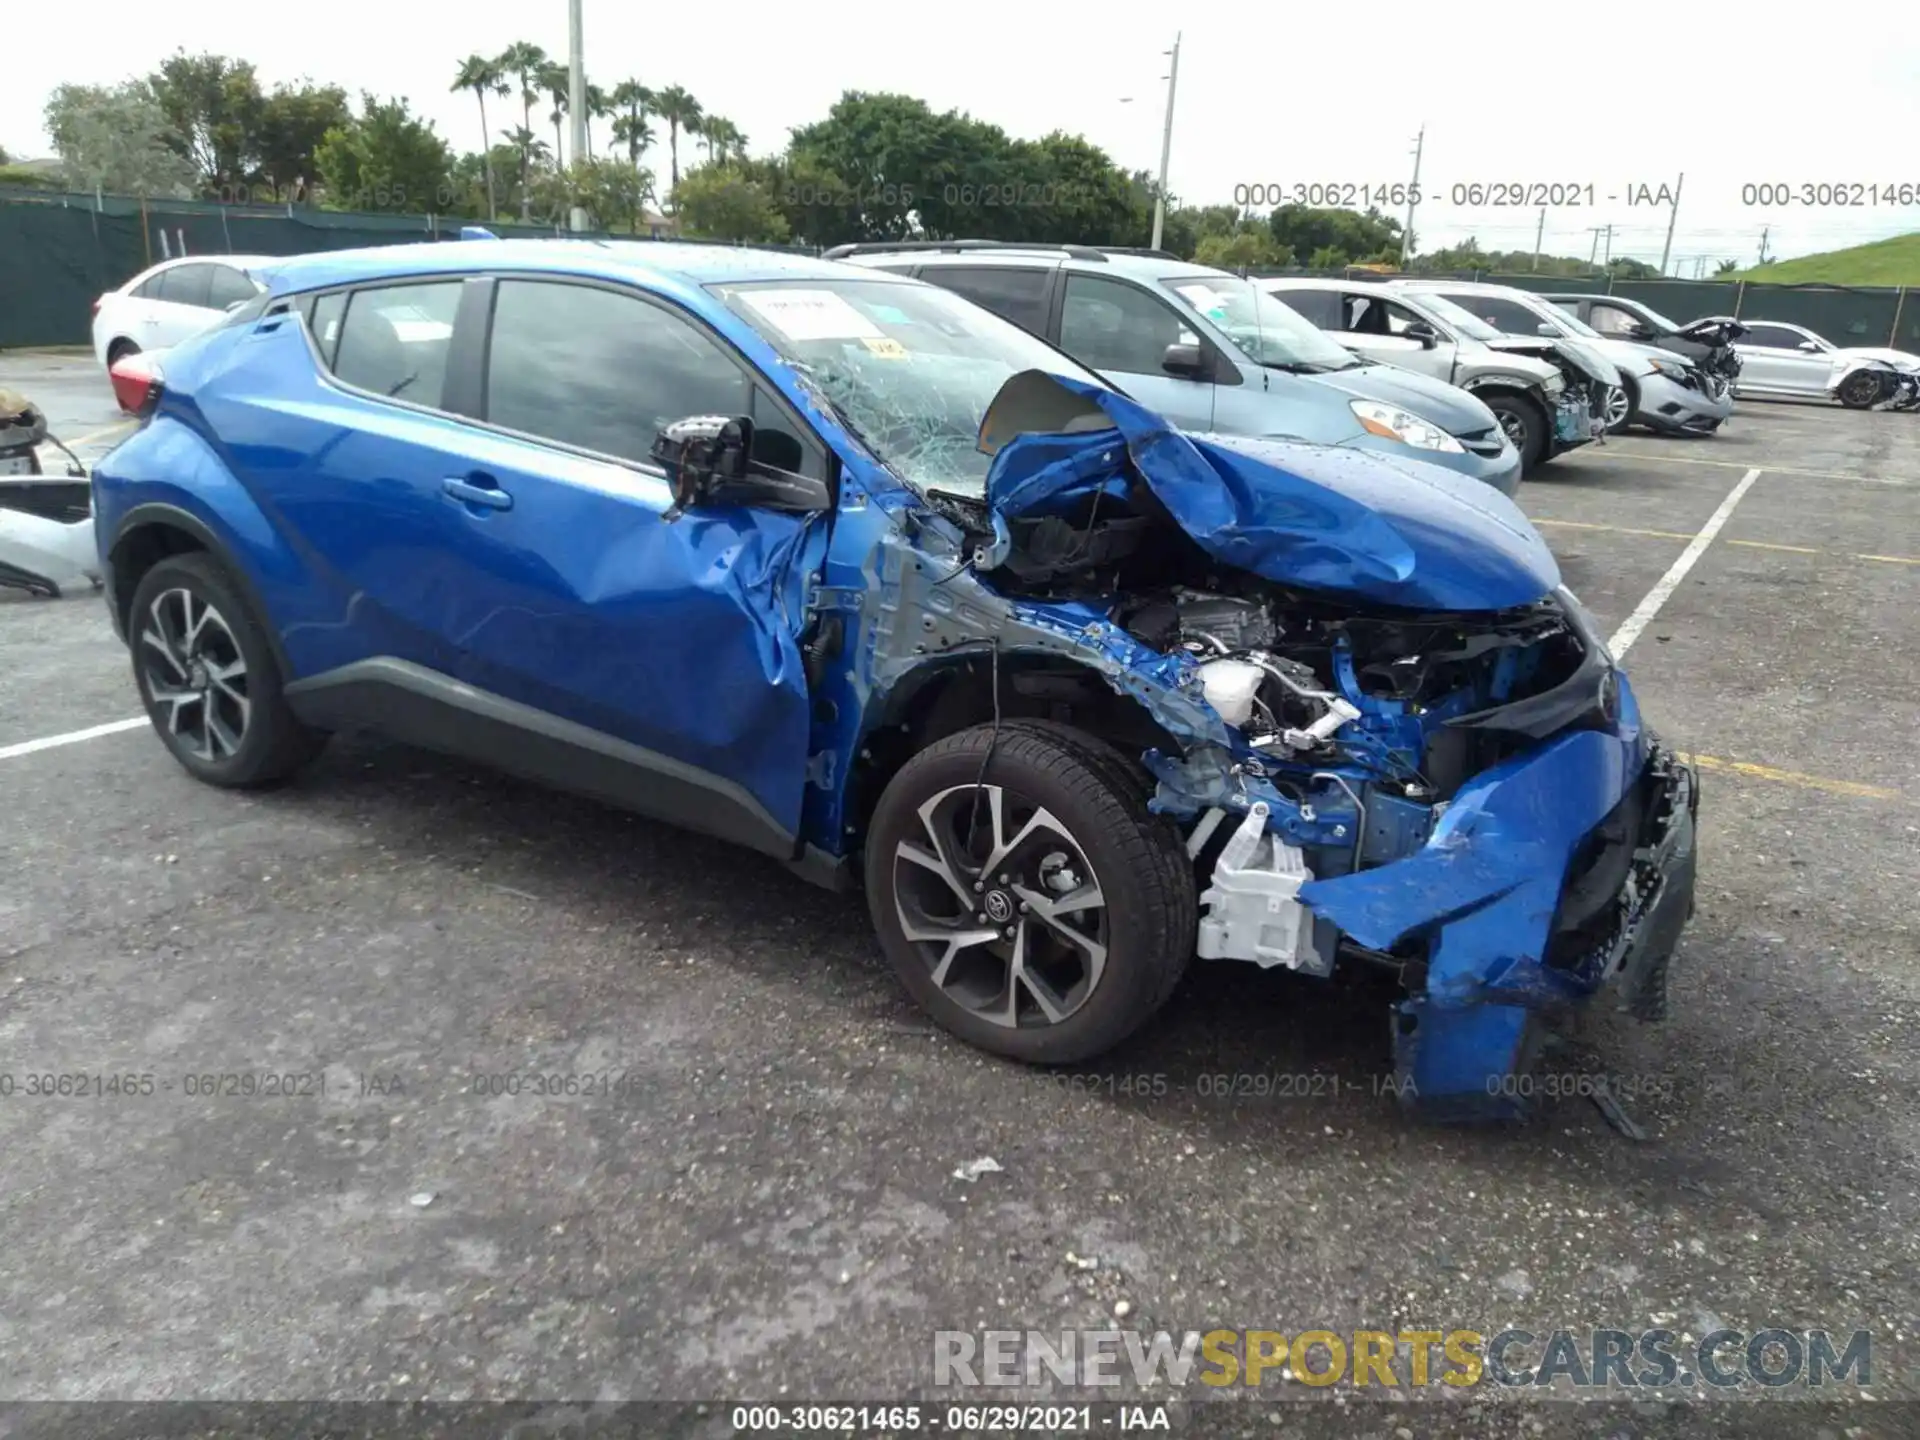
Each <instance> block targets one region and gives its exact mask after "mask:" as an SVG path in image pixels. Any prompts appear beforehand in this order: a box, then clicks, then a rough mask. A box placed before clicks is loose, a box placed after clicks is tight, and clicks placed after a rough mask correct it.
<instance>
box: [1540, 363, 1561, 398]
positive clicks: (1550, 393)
mask: <svg viewBox="0 0 1920 1440" xmlns="http://www.w3.org/2000/svg"><path fill="white" fill-rule="evenodd" d="M1540 388H1541V389H1542V390H1545V391H1546V392H1547V398H1548V399H1549V400H1558V399H1559V398H1560V397H1561V396H1562V395H1564V394H1566V393H1567V377H1566V376H1564V375H1562V374H1561V373H1560V372H1559V371H1558V370H1556V371H1554V372H1553V374H1551V375H1549V376H1547V378H1546V379H1545V380H1542V381H1541V382H1540Z"/></svg>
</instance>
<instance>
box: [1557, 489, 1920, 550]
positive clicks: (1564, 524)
mask: <svg viewBox="0 0 1920 1440" xmlns="http://www.w3.org/2000/svg"><path fill="white" fill-rule="evenodd" d="M1767 473H1769V474H1771V473H1773V472H1771V471H1769V472H1767ZM1530 518H1532V520H1533V523H1534V524H1535V525H1541V526H1547V527H1549V528H1557V529H1561V530H1604V531H1606V532H1607V533H1609V534H1612V535H1645V536H1648V537H1650V538H1652V539H1655V540H1691V539H1693V536H1691V535H1683V534H1682V533H1681V532H1680V531H1678V530H1636V529H1634V528H1633V527H1632V526H1628V525H1600V524H1596V523H1595V522H1594V521H1592V520H1546V519H1542V518H1540V517H1539V516H1533V517H1530ZM1726 543H1727V544H1729V545H1744V546H1746V547H1747V548H1748V549H1749V550H1782V551H1785V552H1786V553H1787V554H1789V555H1835V556H1841V557H1843V558H1845V559H1848V560H1872V561H1876V562H1878V563H1879V564H1882V565H1920V559H1916V558H1915V557H1913V556H1911V555H1867V554H1864V553H1862V552H1860V551H1856V550H1822V549H1820V548H1818V547H1817V546H1813V545H1777V544H1775V543H1774V542H1773V541H1771V540H1729V541H1727V542H1726Z"/></svg>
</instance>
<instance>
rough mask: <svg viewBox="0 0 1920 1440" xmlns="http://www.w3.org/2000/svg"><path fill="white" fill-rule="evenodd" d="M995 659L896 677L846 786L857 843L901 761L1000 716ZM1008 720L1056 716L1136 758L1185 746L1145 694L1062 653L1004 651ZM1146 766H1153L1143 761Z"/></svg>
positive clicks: (971, 658) (1001, 667)
mask: <svg viewBox="0 0 1920 1440" xmlns="http://www.w3.org/2000/svg"><path fill="white" fill-rule="evenodd" d="M995 668H996V667H995V665H994V662H993V660H992V658H991V657H990V656H989V655H987V654H983V653H978V652H975V653H973V654H970V655H968V656H966V657H965V658H963V659H955V660H950V661H946V662H944V663H942V662H935V663H933V664H930V665H927V666H924V667H922V668H921V669H920V670H918V671H915V672H914V673H913V674H911V675H909V676H907V677H906V678H905V679H903V680H902V681H900V682H899V683H898V684H896V685H895V686H894V688H893V690H892V691H891V692H890V693H889V694H888V696H887V698H886V700H885V701H884V702H883V708H882V710H881V712H880V715H879V716H878V718H877V719H876V720H875V722H874V723H873V724H872V725H871V726H869V727H868V729H867V733H866V736H865V737H864V739H863V740H862V742H861V746H860V753H859V754H858V755H857V756H856V757H855V759H854V763H853V767H852V773H851V776H850V783H849V785H848V792H847V810H846V824H847V826H848V829H849V834H848V839H849V841H850V842H851V847H850V848H857V847H858V845H859V843H860V840H861V838H862V837H864V836H865V834H866V830H867V824H868V822H869V821H870V820H871V819H872V817H873V812H874V807H875V806H876V805H878V804H879V802H880V794H881V792H882V791H883V790H885V789H886V788H887V782H888V781H889V780H891V779H892V778H893V776H894V775H895V773H896V772H897V771H898V770H899V769H900V767H901V766H902V765H905V764H906V763H907V761H908V760H910V759H912V758H913V756H915V755H916V754H918V753H919V752H920V751H922V750H924V749H925V748H926V747H927V746H929V745H931V744H933V743H934V742H935V741H937V740H941V739H944V738H945V737H946V736H948V735H952V734H955V733H956V732H958V731H961V730H965V729H968V728H969V727H971V726H974V725H985V724H988V723H990V722H991V721H992V720H993V718H994V709H995V701H994V688H995V676H994V670H995ZM997 668H998V671H999V677H998V685H999V714H1000V718H1001V719H1003V720H1016V719H1017V720H1051V721H1054V722H1055V723H1057V724H1062V725H1071V726H1072V727H1073V728H1074V729H1076V730H1080V731H1083V732H1084V733H1086V734H1088V735H1092V736H1094V737H1096V738H1098V739H1101V740H1105V741H1107V742H1108V743H1109V744H1111V745H1112V746H1114V748H1115V749H1117V750H1118V751H1119V752H1120V753H1121V754H1122V755H1123V756H1125V757H1126V758H1127V759H1128V760H1129V761H1131V762H1134V763H1136V764H1137V763H1138V757H1139V756H1140V755H1141V754H1142V753H1144V752H1145V751H1147V750H1152V749H1160V750H1166V751H1170V752H1173V753H1178V752H1179V750H1180V749H1181V746H1180V743H1179V742H1178V741H1177V740H1175V739H1174V738H1173V737H1172V736H1171V735H1169V734H1168V733H1167V732H1166V730H1164V729H1163V728H1161V726H1160V725H1159V724H1158V722H1156V721H1155V720H1154V718H1153V717H1152V716H1151V715H1150V714H1149V713H1148V712H1147V710H1146V708H1145V707H1144V706H1142V705H1141V704H1140V702H1139V701H1137V700H1134V699H1132V698H1131V697H1129V696H1124V695H1121V694H1120V693H1118V692H1117V691H1115V690H1114V689H1113V687H1112V686H1110V685H1109V684H1108V683H1107V682H1106V680H1105V679H1104V678H1103V677H1102V676H1101V675H1100V673H1099V672H1098V671H1097V670H1094V669H1093V668H1091V667H1090V666H1087V665H1082V664H1079V663H1076V662H1075V661H1072V660H1066V659H1063V658H1061V657H1058V656H1051V655H1034V654H1009V655H1002V656H1000V657H999V659H998V666H997ZM1140 773H1141V774H1142V775H1145V774H1146V769H1145V767H1144V766H1142V767H1141V771H1140Z"/></svg>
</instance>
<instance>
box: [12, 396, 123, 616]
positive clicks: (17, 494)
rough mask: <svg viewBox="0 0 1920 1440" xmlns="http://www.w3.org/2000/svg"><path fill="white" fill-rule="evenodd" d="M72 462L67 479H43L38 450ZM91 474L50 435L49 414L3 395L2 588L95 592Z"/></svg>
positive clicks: (96, 560)
mask: <svg viewBox="0 0 1920 1440" xmlns="http://www.w3.org/2000/svg"><path fill="white" fill-rule="evenodd" d="M42 445H52V446H54V447H56V448H57V449H59V450H61V451H63V452H64V453H65V454H66V456H67V459H68V466H67V474H66V477H65V478H59V477H55V476H50V475H47V474H46V473H45V470H44V468H43V467H42V466H41V463H40V455H39V447H40V446H42ZM86 477H87V472H86V467H85V466H83V465H82V464H81V463H80V461H79V460H78V458H76V457H75V456H74V454H73V452H72V451H71V450H68V449H67V447H66V446H65V445H62V444H61V443H60V441H59V440H58V439H57V438H56V437H55V436H53V435H52V434H50V433H49V432H48V428H47V418H46V415H45V413H44V412H42V411H41V410H39V409H38V408H37V407H36V406H34V405H33V404H32V402H30V401H29V400H28V399H27V398H26V396H24V395H22V394H20V392H18V391H17V390H7V389H4V388H0V588H9V589H19V590H25V591H26V592H27V593H29V594H32V595H43V596H48V597H53V596H59V595H61V594H64V593H68V592H78V591H91V590H92V589H93V588H94V587H95V585H96V584H97V577H98V572H99V563H100V562H99V557H98V556H97V555H96V554H95V553H94V541H93V509H92V497H91V493H90V487H89V483H88V480H87V478H86Z"/></svg>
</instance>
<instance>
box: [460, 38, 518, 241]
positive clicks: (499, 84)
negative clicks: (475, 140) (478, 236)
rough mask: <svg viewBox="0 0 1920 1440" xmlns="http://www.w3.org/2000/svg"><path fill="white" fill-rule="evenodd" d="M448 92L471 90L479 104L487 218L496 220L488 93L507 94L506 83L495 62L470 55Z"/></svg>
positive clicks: (480, 56) (497, 211)
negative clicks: (488, 122)
mask: <svg viewBox="0 0 1920 1440" xmlns="http://www.w3.org/2000/svg"><path fill="white" fill-rule="evenodd" d="M448 88H449V90H450V91H457V90H471V91H472V92H473V96H474V99H476V100H478V101H479V102H480V160H481V164H482V166H483V167H484V168H485V170H486V176H487V218H488V219H489V220H498V219H499V218H500V212H499V210H498V208H497V207H496V206H495V205H494V200H493V141H492V140H491V139H490V138H489V137H490V136H492V134H493V130H492V129H491V127H489V126H488V124H487V93H488V92H489V91H491V92H492V93H493V94H495V95H505V94H506V93H507V81H506V76H505V74H504V72H503V71H502V70H501V68H500V62H499V61H498V60H489V59H487V57H486V56H484V55H469V56H467V58H466V59H464V60H462V61H461V62H460V69H459V71H458V73H456V74H455V75H454V77H453V84H452V85H451V86H450V87H448Z"/></svg>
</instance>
